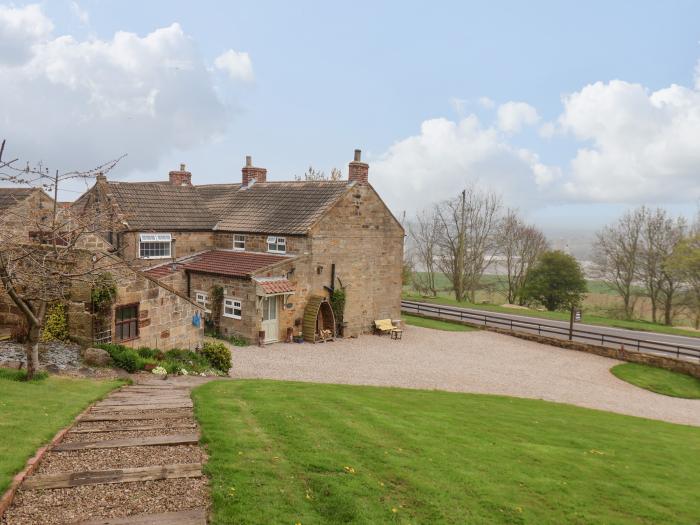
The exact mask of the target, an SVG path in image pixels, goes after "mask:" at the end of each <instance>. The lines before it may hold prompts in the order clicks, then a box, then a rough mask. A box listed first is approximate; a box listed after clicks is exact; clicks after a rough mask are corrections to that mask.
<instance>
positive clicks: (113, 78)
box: [0, 6, 229, 176]
mask: <svg viewBox="0 0 700 525" xmlns="http://www.w3.org/2000/svg"><path fill="white" fill-rule="evenodd" d="M0 9H1V10H0V24H2V25H0V27H3V28H6V27H8V22H7V20H8V19H9V20H11V21H12V24H14V25H12V26H11V27H15V26H16V25H17V24H16V21H17V20H18V19H23V20H24V22H22V23H20V24H19V27H25V26H26V27H28V28H29V29H27V30H26V31H25V34H24V36H23V38H24V41H25V42H30V43H31V45H30V47H29V49H30V51H31V52H25V53H24V55H22V56H21V57H19V56H18V57H17V59H16V60H15V62H14V63H13V64H12V65H3V64H0V74H1V75H2V77H3V79H4V80H3V82H1V83H0V100H4V101H13V102H12V103H11V104H4V105H3V108H2V112H0V122H2V128H3V137H2V138H6V139H7V147H8V151H11V152H12V155H13V156H16V157H19V158H21V159H26V160H29V161H39V160H42V161H44V162H45V163H46V165H48V166H51V167H52V168H56V169H61V170H67V169H86V168H91V167H93V166H95V165H98V164H101V163H103V162H105V161H108V160H110V159H113V158H115V157H117V156H120V155H122V154H124V153H126V154H128V157H127V158H126V159H125V161H123V163H122V164H121V165H120V167H119V169H118V170H117V172H115V173H114V174H113V175H112V176H125V175H127V174H128V172H130V171H134V170H141V171H148V170H150V169H154V168H155V167H156V166H157V165H158V162H159V160H160V159H161V158H163V157H164V156H166V155H167V154H169V153H171V152H173V151H175V150H187V149H190V148H192V147H195V146H197V145H199V144H201V143H204V142H206V141H209V140H211V139H212V138H215V137H218V136H220V134H221V133H223V132H224V130H225V128H226V125H227V121H228V118H229V117H228V110H227V107H226V106H225V105H224V103H223V102H222V101H221V100H220V98H219V96H218V95H217V92H216V89H215V86H214V76H213V75H212V74H211V72H210V70H209V67H208V65H207V64H206V63H205V61H204V59H203V57H202V56H201V55H200V54H199V52H198V50H197V46H196V45H195V43H194V41H193V39H192V38H191V37H190V36H188V35H187V34H185V33H184V32H183V30H182V28H181V27H180V26H179V25H178V24H172V25H171V26H169V27H164V28H160V29H156V30H154V31H153V32H151V33H149V34H147V35H145V36H139V35H136V34H134V33H128V32H123V31H120V32H117V33H116V34H115V35H114V37H113V38H112V39H110V40H101V39H95V38H91V39H88V40H77V39H75V38H74V37H72V36H69V35H68V36H56V37H54V36H52V35H50V32H51V27H52V24H51V21H50V20H48V19H47V18H46V17H45V16H44V15H43V14H42V13H41V10H40V9H39V8H38V7H36V6H29V7H28V8H24V9H23V10H19V11H22V12H21V13H20V14H17V11H18V10H16V9H15V10H13V9H9V10H8V9H6V8H0ZM8 12H9V13H10V15H9V16H8ZM30 20H31V21H32V23H31V24H30V23H29V21H30ZM15 34H16V35H17V34H20V35H21V32H18V31H15ZM0 35H2V37H0V38H4V39H5V40H1V41H0V42H1V44H0V45H2V46H4V47H3V49H8V46H7V44H6V40H7V38H6V31H4V30H0ZM13 38H14V40H19V38H18V37H16V36H15V37H13ZM14 47H15V48H16V47H17V46H16V45H15V46H14ZM25 49H27V46H25ZM4 55H5V52H4V51H3V52H2V53H0V56H4ZM20 58H21V59H20Z"/></svg>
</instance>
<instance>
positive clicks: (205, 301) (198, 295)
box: [194, 292, 209, 312]
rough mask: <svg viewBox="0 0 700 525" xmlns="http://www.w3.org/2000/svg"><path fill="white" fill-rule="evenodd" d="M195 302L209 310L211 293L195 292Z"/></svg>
mask: <svg viewBox="0 0 700 525" xmlns="http://www.w3.org/2000/svg"><path fill="white" fill-rule="evenodd" d="M194 302H195V303H197V304H198V305H199V306H202V307H203V308H204V309H205V310H206V311H207V312H208V311H209V294H207V293H206V292H194Z"/></svg>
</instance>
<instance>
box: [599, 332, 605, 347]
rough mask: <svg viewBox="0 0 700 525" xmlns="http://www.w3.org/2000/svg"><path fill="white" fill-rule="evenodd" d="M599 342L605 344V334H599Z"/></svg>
mask: <svg viewBox="0 0 700 525" xmlns="http://www.w3.org/2000/svg"><path fill="white" fill-rule="evenodd" d="M600 344H601V345H604V344H605V334H600Z"/></svg>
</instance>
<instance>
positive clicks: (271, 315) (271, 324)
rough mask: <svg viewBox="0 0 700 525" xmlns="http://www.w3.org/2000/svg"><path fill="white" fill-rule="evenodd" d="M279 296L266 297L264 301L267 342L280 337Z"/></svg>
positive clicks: (263, 322) (264, 328)
mask: <svg viewBox="0 0 700 525" xmlns="http://www.w3.org/2000/svg"><path fill="white" fill-rule="evenodd" d="M278 297H279V296H277V295H275V296H273V297H264V298H263V301H262V329H263V330H265V342H266V343H274V342H275V341H277V340H278V339H279V331H280V322H279V319H278V316H277V303H278V301H277V299H278Z"/></svg>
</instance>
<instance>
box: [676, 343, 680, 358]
mask: <svg viewBox="0 0 700 525" xmlns="http://www.w3.org/2000/svg"><path fill="white" fill-rule="evenodd" d="M680 357H681V347H680V346H677V347H676V359H679V358H680Z"/></svg>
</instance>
